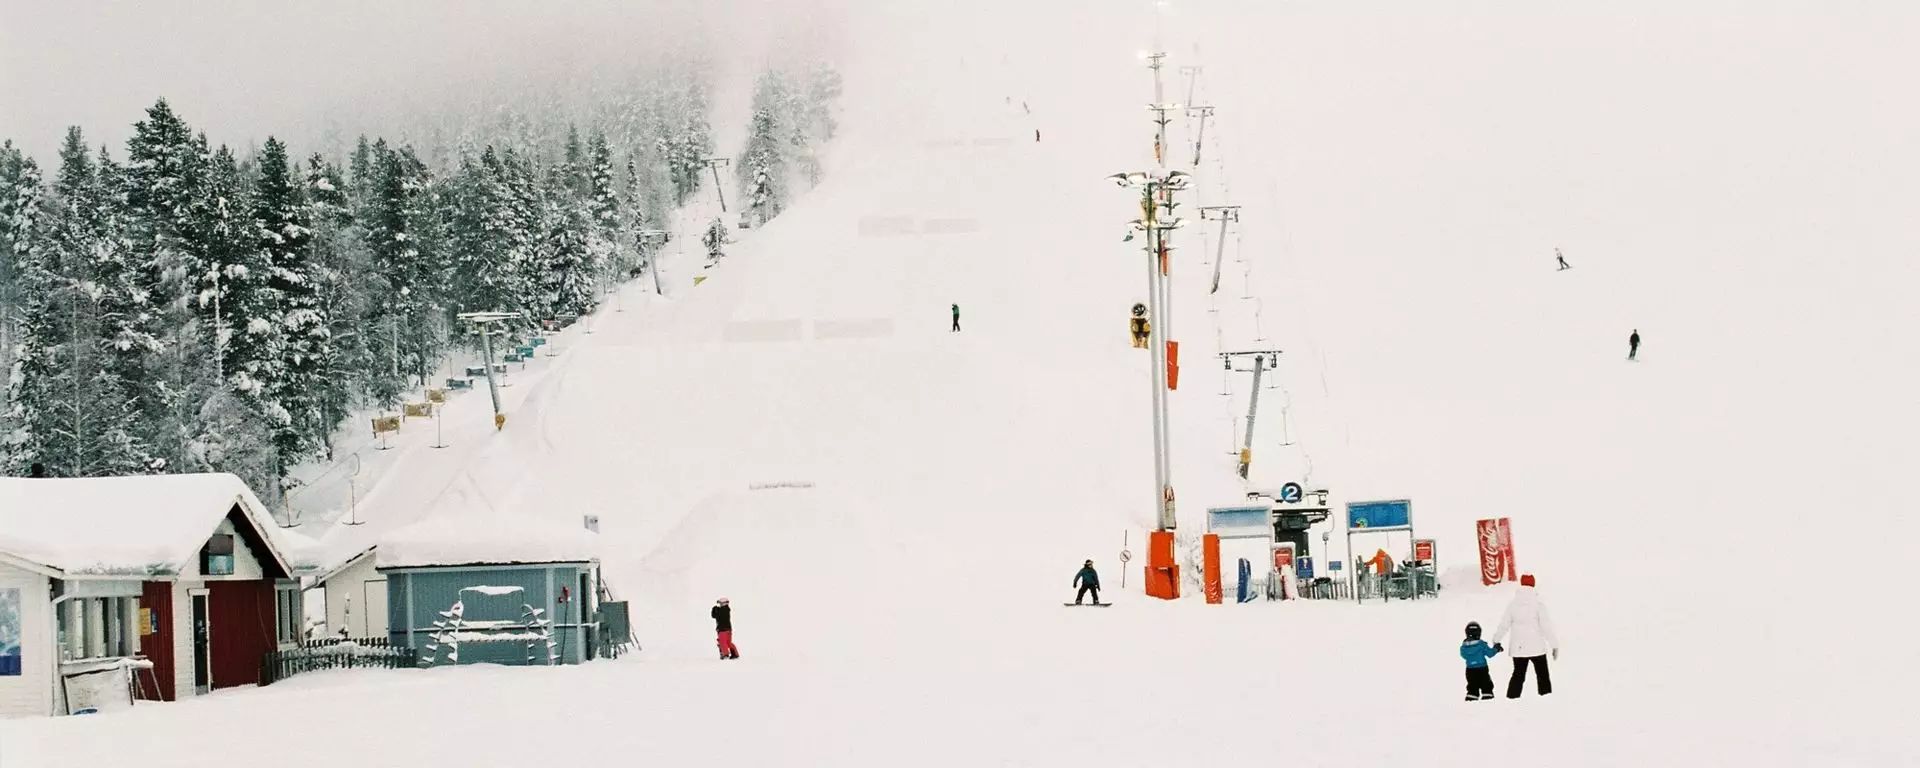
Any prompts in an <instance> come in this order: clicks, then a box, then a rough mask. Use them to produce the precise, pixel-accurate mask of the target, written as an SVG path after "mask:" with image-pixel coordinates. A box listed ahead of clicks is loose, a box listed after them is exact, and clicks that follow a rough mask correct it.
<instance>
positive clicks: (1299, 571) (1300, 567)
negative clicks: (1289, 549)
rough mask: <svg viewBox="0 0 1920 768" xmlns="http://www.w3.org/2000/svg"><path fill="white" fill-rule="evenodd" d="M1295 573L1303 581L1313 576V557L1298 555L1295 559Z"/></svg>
mask: <svg viewBox="0 0 1920 768" xmlns="http://www.w3.org/2000/svg"><path fill="white" fill-rule="evenodd" d="M1293 575H1294V576H1295V577H1297V578H1299V579H1300V580H1301V581H1305V580H1307V579H1311V578H1313V558H1311V557H1296V558H1294V560H1293Z"/></svg>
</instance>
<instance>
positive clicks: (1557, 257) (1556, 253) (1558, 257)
mask: <svg viewBox="0 0 1920 768" xmlns="http://www.w3.org/2000/svg"><path fill="white" fill-rule="evenodd" d="M1553 259H1554V261H1558V262H1560V269H1559V270H1558V271H1561V272H1565V271H1567V270H1569V269H1573V265H1572V264H1568V263H1567V257H1566V256H1564V255H1562V254H1561V253H1560V249H1559V248H1555V249H1553Z"/></svg>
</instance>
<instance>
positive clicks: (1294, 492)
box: [1280, 483, 1306, 504]
mask: <svg viewBox="0 0 1920 768" xmlns="http://www.w3.org/2000/svg"><path fill="white" fill-rule="evenodd" d="M1304 495H1306V491H1305V490H1304V489H1302V488H1301V487H1300V484H1299V483H1287V484H1286V485H1283V486H1280V500H1281V501H1284V502H1286V503H1288V504H1298V503H1300V498H1301V497H1302V496H1304Z"/></svg>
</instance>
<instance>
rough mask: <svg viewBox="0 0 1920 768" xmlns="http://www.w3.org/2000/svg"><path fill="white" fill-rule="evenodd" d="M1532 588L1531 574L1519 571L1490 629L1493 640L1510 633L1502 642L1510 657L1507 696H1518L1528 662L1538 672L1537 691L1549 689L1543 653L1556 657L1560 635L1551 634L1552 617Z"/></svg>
mask: <svg viewBox="0 0 1920 768" xmlns="http://www.w3.org/2000/svg"><path fill="white" fill-rule="evenodd" d="M1533 590H1534V579H1533V574H1531V573H1528V574H1522V575H1521V576H1520V590H1519V591H1518V592H1515V593H1514V594H1513V602H1510V603H1507V612H1506V615H1504V616H1501V617H1500V628H1499V629H1497V630H1494V633H1493V641H1494V642H1495V643H1500V642H1501V641H1503V640H1507V635H1508V633H1509V632H1511V633H1512V635H1513V637H1512V639H1511V640H1510V641H1507V642H1506V646H1507V652H1508V653H1509V654H1511V655H1512V657H1513V677H1511V678H1508V679H1507V698H1509V699H1517V698H1520V689H1521V688H1524V687H1526V685H1527V665H1529V664H1531V665H1533V669H1534V674H1536V675H1538V676H1539V680H1540V682H1539V690H1540V695H1542V696H1545V695H1547V694H1549V693H1553V678H1552V677H1550V676H1549V675H1548V673H1547V657H1548V656H1552V657H1553V658H1556V659H1557V658H1559V657H1560V639H1559V638H1558V637H1555V636H1554V634H1553V618H1552V617H1551V616H1549V615H1547V606H1546V604H1544V603H1541V602H1540V594H1539V593H1538V592H1535V591H1533Z"/></svg>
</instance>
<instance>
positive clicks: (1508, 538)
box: [1500, 517, 1520, 581]
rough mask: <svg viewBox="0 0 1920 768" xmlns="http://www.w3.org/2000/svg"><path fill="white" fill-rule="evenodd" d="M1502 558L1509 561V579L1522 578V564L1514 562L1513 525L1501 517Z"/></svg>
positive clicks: (1516, 579) (1517, 579)
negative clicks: (1518, 564)
mask: <svg viewBox="0 0 1920 768" xmlns="http://www.w3.org/2000/svg"><path fill="white" fill-rule="evenodd" d="M1500 559H1502V560H1505V561H1507V581H1519V580H1520V566H1517V565H1514V564H1513V525H1512V523H1511V521H1509V520H1508V519H1507V518H1504V517H1503V518H1500Z"/></svg>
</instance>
